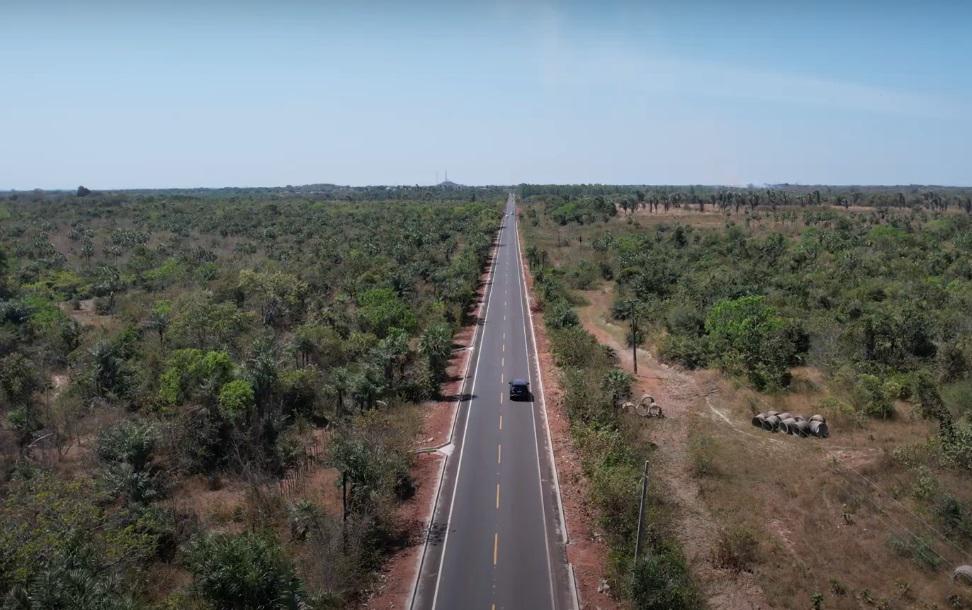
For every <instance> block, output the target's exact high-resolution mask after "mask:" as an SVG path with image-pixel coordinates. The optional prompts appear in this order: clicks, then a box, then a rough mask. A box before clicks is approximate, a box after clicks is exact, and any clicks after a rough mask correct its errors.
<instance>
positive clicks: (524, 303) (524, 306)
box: [513, 199, 566, 608]
mask: <svg viewBox="0 0 972 610" xmlns="http://www.w3.org/2000/svg"><path fill="white" fill-rule="evenodd" d="M513 212H514V214H515V213H516V200H515V199H514V205H513ZM514 218H515V217H514ZM513 226H514V228H516V229H517V231H514V234H515V235H516V261H517V266H516V268H517V273H518V275H519V276H520V282H521V284H520V286H521V288H522V289H523V290H522V292H523V294H522V295H521V296H520V298H519V299H518V300H519V301H520V312H521V313H522V315H523V317H524V318H526V319H527V320H529V319H530V315H529V311H530V306H529V301H528V300H527V290H526V277H525V276H524V275H523V259H522V258H521V257H520V234H519V231H518V230H519V225H518V224H517V222H516V221H515V220H514V223H513ZM524 310H525V311H524ZM526 328H527V325H526V324H523V342H524V343H529V342H530V341H529V340H528V339H527V333H526ZM530 334H531V336H532V334H533V327H532V326H531V327H530ZM524 347H526V346H524ZM533 347H534V350H536V344H534V346H533ZM534 353H536V352H534ZM527 354H529V352H527ZM527 360H529V355H528V356H527ZM536 364H537V380H538V381H539V385H540V404H541V405H542V406H541V408H540V414H541V416H542V417H543V418H544V428H547V425H546V404H547V401H546V398H545V395H544V392H543V379H542V378H540V376H539V375H540V360H539V358H537V361H536ZM530 368H532V367H527V369H528V371H529V369H530ZM528 375H529V376H530V377H533V372H532V371H529V372H528ZM533 405H534V406H536V401H534V402H533ZM530 422H531V423H532V424H533V439H534V441H535V442H536V443H537V477H538V480H537V482H538V483H540V486H539V491H540V509H541V510H542V511H543V521H544V525H543V541H544V546H546V547H547V548H546V553H545V554H546V556H547V580H548V581H549V583H550V606H551V608H556V607H557V595H556V592H555V591H554V575H553V561H551V559H550V538H549V536H548V534H547V523H546V521H547V509H546V501H545V499H544V497H543V495H544V494H543V466H542V465H541V464H540V439H539V438H538V437H537V418H536V417H531V418H530ZM549 437H550V430H549V428H547V438H548V440H547V446H548V447H549V445H550V440H549ZM550 457H551V459H552V458H553V454H551V455H550ZM550 466H551V468H552V469H553V471H554V487H555V489H556V490H557V500H558V502H557V503H558V504H559V503H560V487H559V486H557V464H556V463H554V462H552V461H551V464H550ZM562 517H563V515H562V514H561V518H562ZM561 531H563V529H562V530H561ZM565 544H566V542H565Z"/></svg>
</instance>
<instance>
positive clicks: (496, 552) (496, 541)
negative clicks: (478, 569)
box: [493, 533, 499, 566]
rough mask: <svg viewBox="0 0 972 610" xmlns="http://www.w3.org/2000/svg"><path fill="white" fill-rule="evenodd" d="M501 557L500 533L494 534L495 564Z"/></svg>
mask: <svg viewBox="0 0 972 610" xmlns="http://www.w3.org/2000/svg"><path fill="white" fill-rule="evenodd" d="M497 559H499V534H498V533H496V534H493V565H494V566H495V565H496V560H497Z"/></svg>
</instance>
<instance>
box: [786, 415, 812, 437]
mask: <svg viewBox="0 0 972 610" xmlns="http://www.w3.org/2000/svg"><path fill="white" fill-rule="evenodd" d="M790 434H799V435H800V436H809V435H810V422H808V421H806V420H803V419H801V420H800V421H798V422H797V423H795V424H793V426H791V427H790Z"/></svg>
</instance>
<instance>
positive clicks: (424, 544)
mask: <svg viewBox="0 0 972 610" xmlns="http://www.w3.org/2000/svg"><path fill="white" fill-rule="evenodd" d="M501 223H505V220H503V221H501ZM502 228H503V225H502V224H501V225H500V229H501V230H500V232H502ZM499 241H500V238H499V234H497V238H496V247H495V248H493V260H492V261H491V262H490V265H489V277H488V278H486V282H487V289H486V294H485V296H484V299H483V301H480V303H479V307H477V308H476V328H475V330H474V331H473V337H472V341H470V343H469V349H470V350H473V349H475V350H476V369H474V371H473V375H474V377H475V373H476V370H478V369H479V353H480V351H481V350H479V349H477V348H476V340H477V339H478V338H479V335H480V334H481V331H480V328H485V327H486V324H485V322H486V319H485V318H483V324H482V325H480V324H479V314H481V313H482V311H483V303H484V302H485V304H486V315H487V316H488V315H489V302H490V297H491V296H492V294H493V272H494V271H495V270H496V256H497V254H498V251H499ZM483 332H484V331H483ZM471 362H472V354H469V355H467V356H466V364H465V366H464V367H463V371H462V383H461V384H460V385H459V397H458V398H457V399H456V410H455V413H454V414H453V416H452V428H451V429H450V430H449V442H448V443H446V444H447V445H451V444H452V443H453V440H454V439H455V435H456V424H457V423H458V422H459V409H460V408H462V398H463V393H462V388H463V387H464V386H465V385H466V377H467V375H468V374H469V364H470V363H471ZM475 384H476V381H475V379H473V388H475ZM471 394H472V390H470V395H471ZM468 426H469V415H468V413H467V414H466V425H465V426H464V427H463V432H462V436H463V439H465V438H466V428H468ZM463 446H465V442H463ZM448 461H449V458H448V456H446V457H445V458H444V459H443V460H442V463H441V465H440V466H439V480H438V483H437V484H436V490H435V497H434V499H433V501H432V514H431V516H430V517H429V526H428V528H426V531H425V538H424V541H423V542H422V553H421V555H419V560H418V569H417V570H416V572H415V579H414V580H413V581H412V592H411V595H410V596H409V602H408V607H409V608H412V607H414V606H415V598H416V596H417V595H418V583H419V580H421V579H422V566H423V565H424V564H425V555H426V553H427V552H428V549H429V532H430V531H431V529H432V524H433V523H434V522H435V511H436V508H437V507H438V505H439V496H441V495H442V480H443V479H444V478H445V471H446V465H447V463H448ZM459 465H460V466H461V465H462V447H460V448H459ZM458 481H459V472H458V470H457V471H456V482H457V483H458ZM453 500H455V493H454V492H453ZM449 518H450V519H451V518H452V505H451V503H450V506H449ZM446 525H447V526H448V523H446ZM448 539H449V529H448V527H446V540H448ZM442 555H443V557H444V556H445V544H444V543H443V546H442ZM441 572H442V560H441V559H440V560H439V573H440V574H441ZM438 592H439V580H438V576H436V582H435V594H436V595H438ZM434 607H435V601H434V596H433V608H434Z"/></svg>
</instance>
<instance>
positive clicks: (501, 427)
mask: <svg viewBox="0 0 972 610" xmlns="http://www.w3.org/2000/svg"><path fill="white" fill-rule="evenodd" d="M501 396H502V394H501ZM502 429H503V416H502V415H500V430H502Z"/></svg>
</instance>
